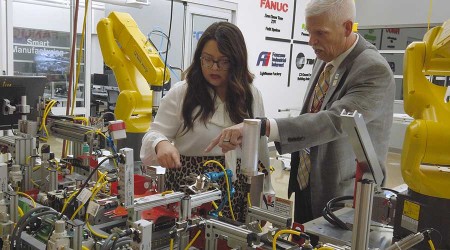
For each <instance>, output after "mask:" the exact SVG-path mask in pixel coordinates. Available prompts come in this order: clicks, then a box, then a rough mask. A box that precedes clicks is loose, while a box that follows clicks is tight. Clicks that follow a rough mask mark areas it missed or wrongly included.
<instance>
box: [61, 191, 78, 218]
mask: <svg viewBox="0 0 450 250" xmlns="http://www.w3.org/2000/svg"><path fill="white" fill-rule="evenodd" d="M76 194H77V191H74V192H73V193H72V194H71V195H69V198H67V199H66V201H65V202H64V206H63V208H62V210H61V213H64V211H66V208H67V205H68V204H69V203H70V201H71V200H72V198H73V197H74V196H75V195H76Z"/></svg>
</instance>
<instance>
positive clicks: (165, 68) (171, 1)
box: [161, 0, 173, 96]
mask: <svg viewBox="0 0 450 250" xmlns="http://www.w3.org/2000/svg"><path fill="white" fill-rule="evenodd" d="M172 17H173V0H170V21H169V35H168V36H167V46H166V56H165V59H164V72H163V79H162V88H161V96H164V81H165V80H166V71H167V66H166V65H167V58H168V57H169V41H170V35H171V33H172Z"/></svg>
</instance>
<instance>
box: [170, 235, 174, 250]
mask: <svg viewBox="0 0 450 250" xmlns="http://www.w3.org/2000/svg"><path fill="white" fill-rule="evenodd" d="M169 250H173V238H170V243H169Z"/></svg>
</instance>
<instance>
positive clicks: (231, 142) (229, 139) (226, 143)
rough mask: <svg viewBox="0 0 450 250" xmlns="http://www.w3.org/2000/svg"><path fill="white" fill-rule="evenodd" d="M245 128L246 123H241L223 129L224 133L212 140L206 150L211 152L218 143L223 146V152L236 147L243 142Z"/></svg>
mask: <svg viewBox="0 0 450 250" xmlns="http://www.w3.org/2000/svg"><path fill="white" fill-rule="evenodd" d="M243 128H244V123H239V124H236V125H234V126H231V127H229V128H226V129H224V130H222V133H220V134H219V135H218V136H217V137H216V138H214V139H213V140H212V141H211V143H210V144H209V145H208V147H207V148H206V149H205V152H210V151H211V150H212V149H213V148H214V147H215V146H217V145H218V146H219V147H221V148H222V152H223V153H226V152H228V151H230V150H234V149H236V148H237V147H238V146H240V145H241V144H242V130H243Z"/></svg>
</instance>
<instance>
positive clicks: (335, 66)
mask: <svg viewBox="0 0 450 250" xmlns="http://www.w3.org/2000/svg"><path fill="white" fill-rule="evenodd" d="M355 34H356V40H355V42H354V43H353V45H352V46H351V47H350V48H349V49H348V50H346V51H345V52H344V53H342V54H340V55H339V56H338V57H336V58H335V59H334V60H332V61H331V62H329V63H330V64H332V65H333V68H332V69H331V71H330V74H331V75H334V73H336V70H337V69H338V68H339V66H340V65H341V63H342V62H343V61H344V59H345V58H346V57H347V56H348V54H350V52H352V50H353V49H354V48H355V46H356V44H357V43H358V40H359V35H358V34H357V33H355Z"/></svg>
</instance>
